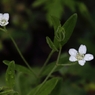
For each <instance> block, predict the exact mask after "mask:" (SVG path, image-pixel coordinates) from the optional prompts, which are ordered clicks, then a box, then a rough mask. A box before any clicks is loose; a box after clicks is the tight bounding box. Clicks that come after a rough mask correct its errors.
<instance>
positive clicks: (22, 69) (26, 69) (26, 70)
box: [3, 60, 31, 74]
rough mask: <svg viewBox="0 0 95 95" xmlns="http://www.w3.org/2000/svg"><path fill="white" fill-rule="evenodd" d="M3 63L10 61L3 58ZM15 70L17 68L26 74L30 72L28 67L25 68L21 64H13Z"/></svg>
mask: <svg viewBox="0 0 95 95" xmlns="http://www.w3.org/2000/svg"><path fill="white" fill-rule="evenodd" d="M3 63H4V64H6V65H9V63H10V61H8V60H4V61H3ZM15 70H17V71H19V72H23V73H26V74H31V71H30V70H29V69H28V68H26V67H25V66H22V65H18V64H15Z"/></svg>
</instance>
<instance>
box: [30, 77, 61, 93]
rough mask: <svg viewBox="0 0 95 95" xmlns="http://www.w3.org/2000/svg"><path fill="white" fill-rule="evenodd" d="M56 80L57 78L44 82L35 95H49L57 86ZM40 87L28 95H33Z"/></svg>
mask: <svg viewBox="0 0 95 95" xmlns="http://www.w3.org/2000/svg"><path fill="white" fill-rule="evenodd" d="M58 80H59V78H52V79H50V80H48V81H46V82H45V83H44V84H43V86H42V87H41V88H40V89H39V91H38V92H37V93H36V94H35V95H49V94H50V93H51V91H52V90H53V89H54V88H55V86H56V85H57V82H58ZM40 85H41V84H40ZM40 85H39V86H37V87H36V88H34V89H33V90H32V91H31V92H30V93H29V94H28V95H34V93H35V92H36V90H37V89H38V88H39V87H40Z"/></svg>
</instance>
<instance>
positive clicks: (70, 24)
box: [54, 13, 77, 48]
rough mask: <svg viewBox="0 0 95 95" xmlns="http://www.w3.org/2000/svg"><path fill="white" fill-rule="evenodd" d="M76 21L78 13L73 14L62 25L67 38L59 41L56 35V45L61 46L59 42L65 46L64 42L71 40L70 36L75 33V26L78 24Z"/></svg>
mask: <svg viewBox="0 0 95 95" xmlns="http://www.w3.org/2000/svg"><path fill="white" fill-rule="evenodd" d="M76 21H77V14H76V13H75V14H73V15H72V16H71V17H70V18H69V19H68V20H67V21H66V22H65V23H64V25H63V26H62V27H63V28H64V30H65V38H64V40H63V41H61V42H60V43H59V41H58V40H57V39H56V37H54V44H55V46H56V47H58V48H59V44H60V45H61V46H63V45H64V44H66V43H67V41H68V40H69V38H70V37H71V34H72V33H73V30H74V27H75V25H76Z"/></svg>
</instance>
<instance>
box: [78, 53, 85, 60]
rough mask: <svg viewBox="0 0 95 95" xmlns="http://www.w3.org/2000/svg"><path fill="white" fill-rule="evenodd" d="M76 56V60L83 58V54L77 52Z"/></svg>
mask: <svg viewBox="0 0 95 95" xmlns="http://www.w3.org/2000/svg"><path fill="white" fill-rule="evenodd" d="M76 58H77V60H82V59H83V58H84V54H80V53H78V54H77V55H76Z"/></svg>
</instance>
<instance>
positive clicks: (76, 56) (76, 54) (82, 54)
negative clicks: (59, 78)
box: [69, 45, 94, 66]
mask: <svg viewBox="0 0 95 95" xmlns="http://www.w3.org/2000/svg"><path fill="white" fill-rule="evenodd" d="M86 51H87V48H86V46H85V45H80V47H79V49H78V51H77V50H75V49H73V48H71V49H69V54H70V57H69V60H70V61H71V62H75V61H78V63H79V64H80V65H81V66H83V65H84V64H85V62H86V61H91V60H92V59H94V56H93V55H92V54H86Z"/></svg>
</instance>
